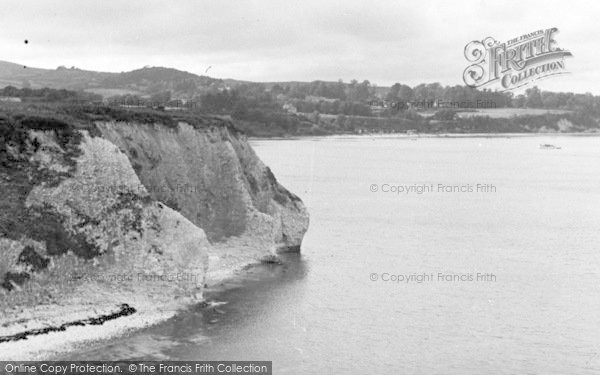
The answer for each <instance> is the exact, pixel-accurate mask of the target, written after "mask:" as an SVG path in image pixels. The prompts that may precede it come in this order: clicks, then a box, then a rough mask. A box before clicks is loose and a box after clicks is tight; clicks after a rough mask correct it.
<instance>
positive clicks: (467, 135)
mask: <svg viewBox="0 0 600 375" xmlns="http://www.w3.org/2000/svg"><path fill="white" fill-rule="evenodd" d="M543 136H552V137H600V132H576V133H558V132H557V133H418V134H415V135H407V134H406V133H370V134H327V135H299V136H290V137H268V138H267V137H248V141H249V142H255V141H292V140H298V141H299V140H310V139H360V138H378V139H385V138H394V139H419V138H517V137H523V138H525V137H543Z"/></svg>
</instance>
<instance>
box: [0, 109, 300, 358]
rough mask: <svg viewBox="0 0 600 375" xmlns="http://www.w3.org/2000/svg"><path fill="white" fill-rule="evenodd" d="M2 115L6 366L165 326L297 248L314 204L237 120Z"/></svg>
mask: <svg viewBox="0 0 600 375" xmlns="http://www.w3.org/2000/svg"><path fill="white" fill-rule="evenodd" d="M0 121H2V122H3V123H2V124H0V129H1V130H0V137H1V138H2V140H3V145H2V148H1V149H0V187H1V190H2V195H3V197H0V206H1V207H0V316H2V318H1V320H0V358H3V356H2V353H3V350H8V348H10V349H11V352H7V353H13V354H14V353H18V351H19V350H25V349H27V350H29V351H31V348H32V342H34V339H35V338H39V337H41V336H44V335H51V334H54V335H61V334H62V336H61V337H62V338H58V339H56V338H55V340H58V341H61V340H62V341H64V342H67V341H69V340H73V341H77V338H74V337H72V336H73V335H71V336H69V335H68V332H76V331H77V330H81V329H84V328H83V327H85V326H88V327H89V326H90V325H99V324H101V323H104V322H105V321H112V322H113V323H112V324H113V326H115V327H119V329H124V328H128V327H136V326H140V325H143V324H147V323H150V322H152V321H154V320H156V319H162V318H165V317H167V316H169V315H172V314H173V312H174V311H175V310H176V309H177V308H180V307H181V306H185V305H186V304H190V303H193V302H194V301H196V302H197V301H199V300H201V298H202V288H203V286H204V284H205V283H207V282H208V283H210V282H213V281H216V280H219V279H220V278H222V277H225V276H228V275H231V272H232V271H234V270H236V269H239V268H240V267H242V266H244V265H246V264H248V263H252V262H256V261H260V260H265V259H267V260H270V259H271V258H272V257H274V256H275V254H276V253H277V252H278V251H299V248H300V244H301V241H302V236H303V235H304V233H305V231H306V229H307V226H308V215H307V213H306V210H305V208H304V206H303V204H302V202H301V201H300V200H299V199H298V198H297V197H296V196H295V195H293V194H292V193H290V192H288V191H287V190H286V189H285V188H283V187H282V186H281V185H280V184H278V183H277V181H276V179H275V177H274V176H273V174H272V173H271V171H270V170H269V168H268V167H266V166H265V165H264V164H263V163H262V162H261V161H260V160H259V159H258V158H257V157H256V155H255V154H254V152H253V150H252V149H251V148H250V146H249V145H248V144H247V143H246V140H245V139H244V137H243V136H242V135H240V134H239V133H238V132H237V131H235V130H234V129H233V128H232V127H231V126H230V125H229V124H227V123H223V122H222V121H215V120H214V119H213V122H214V123H213V124H211V125H210V126H198V124H195V125H190V124H188V123H185V122H178V123H175V124H170V125H169V126H167V125H164V124H160V123H152V124H149V123H142V122H139V121H133V122H124V121H112V120H106V119H103V120H101V121H96V122H95V123H93V124H91V126H88V127H87V129H88V130H78V129H74V127H73V126H71V125H70V124H67V123H63V122H61V121H55V120H52V121H50V120H48V121H46V120H43V119H35V120H34V121H28V120H26V119H7V118H5V119H1V120H0ZM117 318H118V319H117ZM114 321H118V322H119V323H118V324H114ZM110 324H111V323H106V324H104V325H103V328H102V330H103V331H106V332H108V331H110V327H109V325H110ZM115 329H116V328H115ZM55 331H58V332H61V333H53V332H55ZM88 332H89V329H88ZM87 336H88V337H90V336H89V335H87ZM24 339H27V340H24ZM38 341H39V340H38ZM25 343H27V345H25ZM33 347H35V345H33Z"/></svg>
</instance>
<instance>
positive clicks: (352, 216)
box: [79, 137, 600, 374]
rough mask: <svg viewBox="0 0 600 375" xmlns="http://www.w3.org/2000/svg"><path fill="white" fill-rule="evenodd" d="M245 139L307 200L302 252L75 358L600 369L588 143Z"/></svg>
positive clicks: (285, 370)
mask: <svg viewBox="0 0 600 375" xmlns="http://www.w3.org/2000/svg"><path fill="white" fill-rule="evenodd" d="M540 143H553V144H556V145H559V146H561V147H562V149H560V150H540V149H539V148H538V145H539V144H540ZM254 147H255V149H256V151H257V153H258V154H259V156H260V157H261V158H262V159H263V160H264V161H265V163H266V164H268V165H269V166H271V168H272V170H273V171H274V173H275V175H276V176H277V177H278V179H279V180H280V181H281V182H282V183H283V184H284V185H285V186H287V187H289V188H290V189H291V190H292V191H294V192H296V193H297V194H298V195H299V196H301V198H302V199H303V200H304V202H305V203H306V205H307V206H308V208H309V210H310V213H311V227H310V230H309V232H308V233H307V235H306V238H305V241H304V245H303V254H302V256H288V257H287V258H286V265H284V266H261V267H258V268H255V269H252V270H250V271H249V272H248V274H247V275H245V276H244V280H241V281H240V282H235V283H229V284H226V285H223V286H220V287H219V288H218V289H214V290H211V291H209V292H208V294H207V296H208V298H209V299H210V300H215V301H222V302H228V303H227V304H225V305H221V306H219V307H218V308H207V309H203V310H202V309H197V310H191V311H189V312H186V313H184V314H181V315H180V316H178V317H177V318H176V319H173V320H171V321H169V322H166V323H165V324H162V325H161V326H158V327H154V328H151V329H147V330H145V331H142V332H138V333H136V334H134V335H132V336H130V337H125V338H121V339H118V340H115V341H113V342H109V343H107V344H106V345H104V346H103V347H101V348H98V349H95V350H94V351H91V352H85V353H81V354H79V356H80V358H99V359H167V358H168V359H186V360H194V359H202V360H209V359H213V360H223V359H236V360H242V359H248V360H272V361H273V363H274V369H275V372H274V373H276V374H363V373H373V374H389V373H396V374H399V373H402V374H481V373H493V374H515V373H519V374H567V373H568V374H598V373H600V314H599V313H600V138H598V137H556V138H552V137H513V138H510V139H509V138H421V139H419V140H418V141H411V140H407V139H398V138H372V137H361V138H316V139H304V140H276V141H273V140H271V141H255V142H254ZM478 183H479V184H490V185H493V187H494V188H495V192H494V191H493V189H491V188H490V191H489V192H487V193H485V192H477V191H476V185H477V184H478ZM373 184H376V185H377V189H378V191H377V192H372V191H371V185H373ZM384 184H388V185H390V186H391V185H415V184H419V185H423V184H427V185H429V186H431V184H433V185H434V191H429V192H427V191H425V192H423V193H422V194H417V193H416V192H410V193H408V194H407V193H401V194H395V193H391V192H382V189H383V190H388V189H390V187H389V186H387V185H385V186H384ZM438 184H443V185H451V186H454V185H457V186H459V187H460V186H463V189H466V190H468V187H464V186H471V187H472V189H473V190H474V191H473V192H462V193H461V192H438V191H437V188H438ZM478 273H480V274H483V275H486V274H487V276H482V278H483V280H479V281H478V280H477V274H478ZM372 274H374V275H372ZM432 274H433V278H432V277H431V275H432ZM438 274H441V275H442V276H441V277H442V279H441V280H440V279H439V278H438V276H439V275H438ZM392 275H407V276H405V279H406V277H410V275H413V276H412V277H410V278H409V279H408V282H407V281H406V280H401V281H400V282H394V281H390V279H391V278H393V276H392ZM418 275H419V279H417V278H416V276H418ZM424 275H427V276H428V279H427V278H425V276H424ZM447 275H450V276H447ZM453 275H454V277H456V278H453ZM469 275H472V281H471V279H470V276H469ZM375 277H376V278H377V279H378V280H376V281H372V280H371V278H375ZM446 277H450V279H451V281H448V280H446V279H445V278H446ZM397 278H398V279H402V277H397ZM461 278H462V280H461ZM385 280H388V281H385ZM418 280H420V281H422V282H420V283H419V282H417V281H418ZM452 280H454V281H452ZM390 371H391V372H390Z"/></svg>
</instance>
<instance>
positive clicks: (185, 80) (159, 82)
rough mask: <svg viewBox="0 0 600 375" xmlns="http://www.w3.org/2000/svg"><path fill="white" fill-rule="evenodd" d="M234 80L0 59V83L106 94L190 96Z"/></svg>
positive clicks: (167, 71)
mask: <svg viewBox="0 0 600 375" xmlns="http://www.w3.org/2000/svg"><path fill="white" fill-rule="evenodd" d="M234 82H235V81H233V80H227V82H226V81H223V80H220V79H215V78H210V77H207V76H198V75H196V74H192V73H189V72H184V71H180V70H177V69H171V68H161V67H144V68H142V69H137V70H133V71H131V72H123V73H108V72H94V71H89V70H81V69H78V68H75V67H71V68H66V67H59V68H57V69H39V68H33V67H28V66H24V65H19V64H14V63H11V62H6V61H0V87H5V86H9V85H10V86H15V87H18V88H24V87H30V88H43V87H48V88H54V89H63V88H64V89H69V90H85V91H90V92H94V93H97V94H100V95H102V96H105V97H107V96H112V95H122V94H127V93H129V94H137V95H141V96H144V95H152V94H154V93H158V92H161V91H166V90H169V91H171V92H172V94H173V97H177V98H191V97H193V96H194V95H195V94H197V93H201V92H203V91H205V90H207V89H209V88H211V87H213V88H214V87H217V88H218V87H226V86H227V85H230V84H233V83H234Z"/></svg>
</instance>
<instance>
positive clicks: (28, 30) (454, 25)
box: [0, 0, 600, 94]
mask: <svg viewBox="0 0 600 375" xmlns="http://www.w3.org/2000/svg"><path fill="white" fill-rule="evenodd" d="M2 5H3V6H2V11H1V12H0V25H1V26H2V32H1V33H0V43H1V45H2V50H1V51H2V53H1V55H0V59H1V60H7V61H12V62H17V63H20V64H25V65H28V66H32V67H42V68H56V67H57V66H59V65H65V66H68V67H71V66H76V67H78V68H81V69H88V70H101V71H113V72H120V71H128V70H133V69H137V68H141V67H143V66H144V65H151V66H167V67H174V68H177V69H181V70H187V71H190V72H193V73H196V74H207V75H210V76H212V77H217V78H235V79H242V80H252V81H290V80H298V81H312V80H317V79H321V80H337V79H343V80H344V81H349V80H351V79H358V80H359V81H362V80H364V79H368V80H369V81H371V83H375V84H378V85H380V86H388V85H391V84H393V83H394V82H401V83H406V84H409V85H411V86H413V85H416V84H418V83H422V82H427V83H430V82H440V83H441V84H443V85H455V84H463V82H462V73H463V70H464V69H465V67H466V66H467V65H468V64H467V61H466V59H465V58H464V55H463V50H464V47H465V45H466V44H467V43H468V42H470V41H471V40H474V39H483V38H484V37H487V36H493V37H495V38H496V39H498V40H500V41H506V40H508V39H511V38H513V37H517V36H520V35H521V34H526V33H529V32H532V31H535V30H538V29H546V28H550V27H557V28H558V29H559V30H560V33H559V34H558V35H557V37H556V40H557V42H558V45H559V47H561V48H564V49H568V50H570V51H571V52H572V53H573V56H574V57H573V58H570V59H568V60H567V61H566V65H567V70H569V71H570V72H571V74H569V75H565V76H560V77H553V78H547V79H545V80H542V81H539V83H538V86H539V87H540V88H542V89H545V90H554V91H575V92H592V93H594V94H600V87H599V84H598V82H600V80H599V78H600V64H598V58H599V57H600V53H599V52H598V49H599V40H600V20H598V17H599V16H600V2H598V1H593V0H589V1H580V0H568V1H565V0H552V1H535V2H534V1H526V0H523V1H488V0H485V1H429V0H418V1H404V0H390V1H373V0H368V1H366V0H365V1H349V0H343V1H328V0H318V1H306V0H302V1H290V0H255V1H248V0H238V1H231V0H206V1H204V0H196V1H186V0H177V1H169V2H167V1H148V0H143V1H133V0H127V1H109V0H85V1H82V0H78V1H64V0H61V1H48V0H40V1H26V0H16V1H12V0H8V1H7V0H3V1H2ZM25 39H27V40H28V43H27V44H25V43H24V41H25ZM209 67H210V68H209ZM207 69H208V73H205V72H207Z"/></svg>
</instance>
